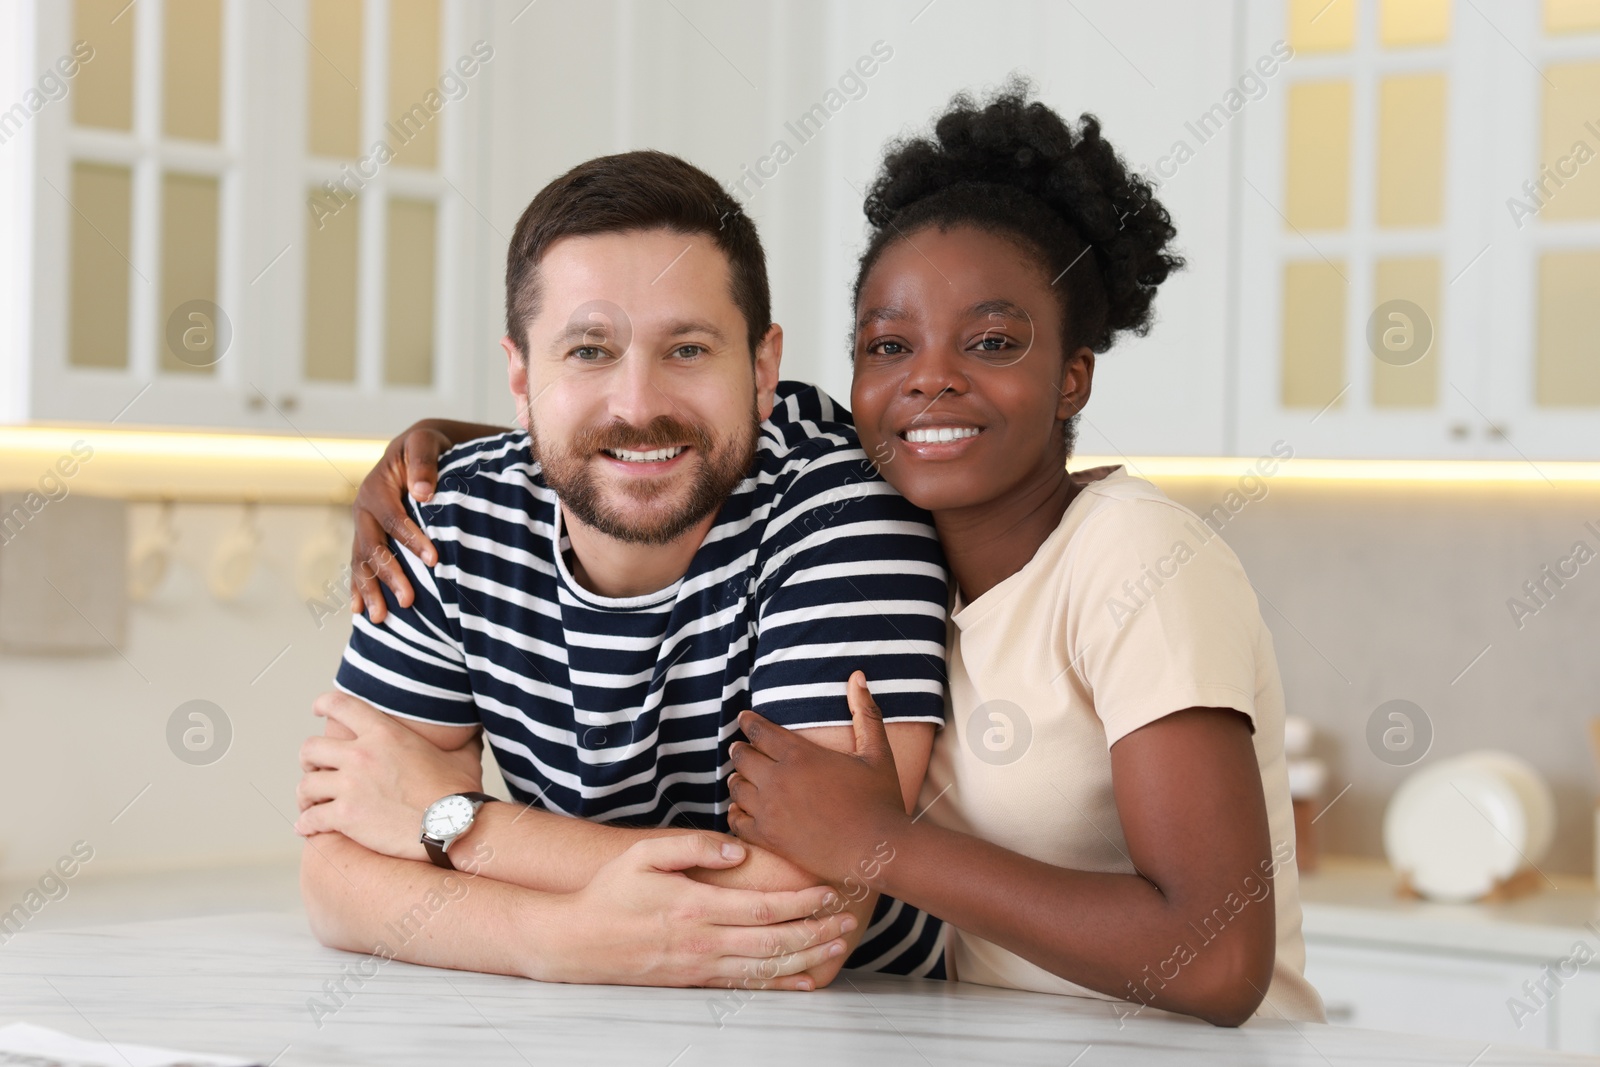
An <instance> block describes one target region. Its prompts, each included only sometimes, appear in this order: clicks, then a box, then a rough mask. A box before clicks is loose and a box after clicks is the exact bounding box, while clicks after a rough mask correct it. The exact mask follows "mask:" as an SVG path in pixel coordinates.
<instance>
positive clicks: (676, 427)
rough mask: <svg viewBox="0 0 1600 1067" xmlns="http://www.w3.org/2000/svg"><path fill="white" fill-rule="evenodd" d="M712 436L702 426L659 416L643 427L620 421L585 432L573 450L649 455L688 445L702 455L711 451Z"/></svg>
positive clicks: (574, 443)
mask: <svg viewBox="0 0 1600 1067" xmlns="http://www.w3.org/2000/svg"><path fill="white" fill-rule="evenodd" d="M712 443H713V442H712V440H711V435H710V434H709V433H707V432H706V431H705V429H703V428H702V427H699V426H695V425H692V424H691V423H687V422H685V421H683V420H682V419H679V418H675V417H674V416H671V415H657V416H656V417H655V418H653V419H651V420H650V421H649V422H647V423H646V424H645V425H643V426H634V425H633V424H632V423H630V422H626V421H624V420H622V419H618V420H616V421H614V422H610V423H607V424H606V425H604V426H596V427H592V428H590V429H587V430H584V431H582V432H581V433H579V434H578V436H577V437H576V438H575V439H574V440H573V451H574V452H576V453H578V454H580V455H585V454H593V453H595V452H599V451H602V450H605V449H626V450H627V451H629V452H649V451H651V450H653V449H657V448H671V447H673V446H675V445H689V446H691V447H693V448H698V449H699V450H700V451H701V452H709V451H711V446H712Z"/></svg>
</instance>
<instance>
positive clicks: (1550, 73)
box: [1518, 63, 1600, 220]
mask: <svg viewBox="0 0 1600 1067" xmlns="http://www.w3.org/2000/svg"><path fill="white" fill-rule="evenodd" d="M1545 77H1546V79H1547V80H1546V84H1545V85H1544V134H1543V137H1542V142H1541V143H1542V148H1541V150H1540V157H1541V158H1540V162H1541V163H1542V164H1543V166H1542V167H1541V168H1540V172H1539V176H1538V178H1537V179H1536V180H1535V185H1537V186H1538V187H1539V191H1540V196H1539V197H1538V198H1537V199H1542V200H1543V201H1544V206H1543V207H1542V208H1541V209H1540V212H1539V214H1540V217H1541V218H1544V219H1547V220H1553V219H1595V218H1600V166H1597V165H1595V164H1594V163H1593V162H1591V160H1592V158H1593V156H1594V154H1595V149H1596V137H1595V133H1594V130H1600V63H1562V64H1555V65H1553V66H1551V67H1549V68H1547V69H1546V70H1545ZM1586 124H1587V125H1586ZM1589 126H1592V127H1593V129H1590V128H1588V127H1589ZM1518 199H1519V200H1520V199H1522V197H1521V196H1520V195H1519V196H1518Z"/></svg>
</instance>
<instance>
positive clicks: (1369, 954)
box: [1306, 939, 1600, 1048]
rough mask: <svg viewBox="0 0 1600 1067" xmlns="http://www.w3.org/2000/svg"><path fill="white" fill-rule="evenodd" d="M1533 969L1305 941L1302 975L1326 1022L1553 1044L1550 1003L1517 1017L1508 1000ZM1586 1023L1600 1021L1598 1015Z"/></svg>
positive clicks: (1520, 989)
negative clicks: (1318, 996)
mask: <svg viewBox="0 0 1600 1067" xmlns="http://www.w3.org/2000/svg"><path fill="white" fill-rule="evenodd" d="M1540 973H1541V972H1540V966H1539V965H1538V964H1536V963H1533V962H1527V963H1521V962H1514V961H1509V962H1508V961H1500V960H1488V959H1475V958H1471V957H1465V956H1446V955H1442V954H1431V953H1424V952H1401V951H1394V950H1391V949H1383V948H1368V947H1365V946H1353V945H1350V944H1348V943H1341V942H1326V941H1321V940H1312V939H1307V943H1306V978H1307V980H1308V981H1310V982H1311V984H1312V985H1313V986H1315V987H1316V989H1317V992H1319V993H1321V994H1322V1001H1323V1004H1324V1005H1325V1006H1326V1007H1327V1011H1328V1021H1329V1022H1330V1023H1334V1024H1337V1025H1343V1026H1359V1027H1362V1028H1363V1029H1373V1030H1394V1031H1397V1032H1399V1033H1407V1034H1423V1035H1427V1036H1433V1037H1454V1038H1463V1039H1468V1040H1473V1041H1482V1042H1485V1043H1490V1042H1492V1043H1494V1044H1496V1045H1526V1046H1530V1047H1533V1048H1556V1047H1558V1046H1557V1044H1556V1036H1555V1030H1556V1015H1557V1013H1556V1011H1555V1009H1554V1006H1553V1005H1552V1006H1548V1007H1546V1008H1545V1009H1544V1010H1543V1011H1536V1012H1535V1013H1534V1014H1533V1015H1531V1016H1530V1015H1524V1016H1521V1017H1516V1016H1514V1014H1513V1012H1512V1011H1511V1010H1510V1009H1509V1008H1508V1007H1507V1001H1508V1000H1510V999H1511V998H1513V997H1516V998H1524V997H1526V995H1527V994H1526V993H1525V991H1524V990H1523V983H1524V982H1527V981H1530V980H1534V979H1537V978H1539V977H1540ZM1562 996H1563V1002H1564V998H1565V991H1563V994H1562ZM1590 1022H1591V1027H1593V1026H1594V1025H1596V1024H1597V1023H1600V1014H1596V1015H1595V1016H1594V1018H1592V1019H1591V1021H1590ZM1519 1024H1520V1025H1519Z"/></svg>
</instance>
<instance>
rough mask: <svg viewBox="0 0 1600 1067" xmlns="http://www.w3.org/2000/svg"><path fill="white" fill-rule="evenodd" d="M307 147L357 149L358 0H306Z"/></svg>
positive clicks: (346, 154) (348, 154)
mask: <svg viewBox="0 0 1600 1067" xmlns="http://www.w3.org/2000/svg"><path fill="white" fill-rule="evenodd" d="M310 15H311V18H310V23H311V25H310V33H308V34H307V37H309V38H310V41H311V45H310V48H309V49H307V51H306V70H307V71H308V73H309V76H310V79H311V87H310V88H311V91H310V93H309V99H310V114H309V115H307V122H306V128H307V130H308V131H309V134H308V141H309V143H308V145H307V147H308V148H309V150H310V151H311V154H312V155H316V156H337V157H341V158H349V159H354V158H356V157H357V156H359V155H360V154H361V91H360V89H359V88H358V87H359V86H360V85H361V0H311V5H310Z"/></svg>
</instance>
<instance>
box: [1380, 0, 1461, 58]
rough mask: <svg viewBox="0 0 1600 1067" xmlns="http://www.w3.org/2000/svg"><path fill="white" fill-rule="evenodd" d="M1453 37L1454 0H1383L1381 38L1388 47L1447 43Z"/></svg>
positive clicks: (1384, 45)
mask: <svg viewBox="0 0 1600 1067" xmlns="http://www.w3.org/2000/svg"><path fill="white" fill-rule="evenodd" d="M1449 38H1450V0H1383V6H1382V7H1381V8H1380V9H1379V18H1378V40H1379V41H1381V42H1382V44H1383V47H1385V48H1409V47H1415V46H1417V45H1430V44H1443V43H1444V42H1445V41H1447V40H1449Z"/></svg>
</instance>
